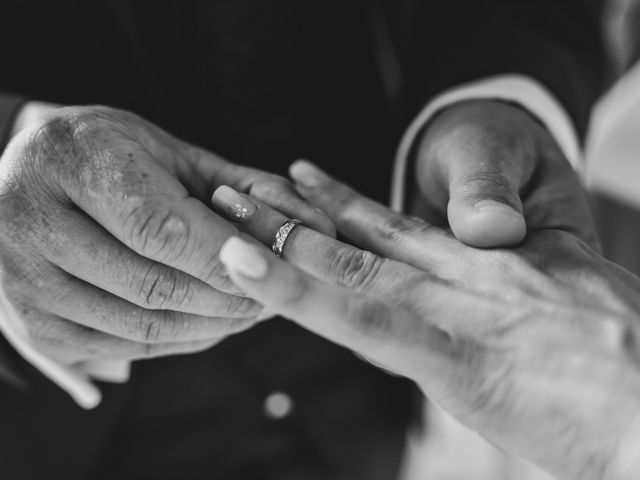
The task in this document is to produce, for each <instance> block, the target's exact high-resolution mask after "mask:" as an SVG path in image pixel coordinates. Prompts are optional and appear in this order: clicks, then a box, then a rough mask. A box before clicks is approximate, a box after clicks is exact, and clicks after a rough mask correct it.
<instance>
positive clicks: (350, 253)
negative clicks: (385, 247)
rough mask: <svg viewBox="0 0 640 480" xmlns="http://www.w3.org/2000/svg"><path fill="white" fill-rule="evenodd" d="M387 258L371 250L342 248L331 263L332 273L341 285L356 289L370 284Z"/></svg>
mask: <svg viewBox="0 0 640 480" xmlns="http://www.w3.org/2000/svg"><path fill="white" fill-rule="evenodd" d="M384 262H385V260H384V259H383V258H381V257H379V256H377V255H375V254H373V253H371V252H367V251H365V250H358V249H353V248H340V249H339V250H338V251H337V252H336V254H335V256H334V257H333V259H332V261H331V263H330V267H329V268H330V273H331V276H332V278H335V279H336V280H337V282H338V284H339V285H343V286H345V287H348V288H352V289H355V290H359V289H363V288H366V287H368V286H370V285H371V284H372V283H374V282H375V281H376V278H377V276H378V274H379V272H380V269H381V268H382V265H383V264H384Z"/></svg>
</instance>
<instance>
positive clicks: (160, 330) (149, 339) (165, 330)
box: [136, 310, 191, 344]
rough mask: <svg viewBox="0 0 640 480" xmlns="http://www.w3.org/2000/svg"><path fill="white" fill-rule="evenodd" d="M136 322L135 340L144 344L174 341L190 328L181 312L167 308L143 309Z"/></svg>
mask: <svg viewBox="0 0 640 480" xmlns="http://www.w3.org/2000/svg"><path fill="white" fill-rule="evenodd" d="M136 323H137V325H136V336H137V340H139V341H141V342H143V343H145V344H156V343H165V342H171V341H175V340H176V339H178V338H180V337H183V336H184V335H185V333H186V332H188V331H189V330H190V328H191V325H190V322H189V320H188V319H187V318H186V317H185V316H184V315H183V314H181V313H179V312H172V311H167V310H158V311H153V310H143V311H142V312H141V313H140V314H139V316H138V319H137V322H136Z"/></svg>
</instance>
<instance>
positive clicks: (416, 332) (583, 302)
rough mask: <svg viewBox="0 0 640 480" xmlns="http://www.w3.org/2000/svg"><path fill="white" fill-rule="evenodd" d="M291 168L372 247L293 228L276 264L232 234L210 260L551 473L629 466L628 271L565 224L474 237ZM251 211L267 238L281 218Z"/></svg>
mask: <svg viewBox="0 0 640 480" xmlns="http://www.w3.org/2000/svg"><path fill="white" fill-rule="evenodd" d="M292 175H293V176H294V178H295V179H296V180H297V181H298V188H299V190H300V191H301V192H302V193H303V195H304V196H305V197H307V198H308V199H309V200H310V201H311V203H312V204H315V205H317V206H319V207H321V208H322V209H324V210H325V211H326V212H327V213H328V215H329V217H330V218H332V219H333V221H334V222H335V224H336V226H337V227H338V229H339V231H342V232H343V233H344V234H345V235H346V236H347V237H349V238H350V239H351V240H353V241H354V242H355V243H357V244H359V245H362V246H363V247H365V248H368V249H369V250H371V251H364V250H360V249H358V248H355V247H352V246H350V245H347V244H344V243H341V242H338V241H336V240H334V239H331V238H329V237H326V236H323V235H321V234H319V233H317V232H314V231H312V230H309V229H305V228H304V227H297V228H295V229H294V230H293V232H292V233H291V235H290V236H289V238H288V240H287V243H286V245H285V249H284V258H285V260H287V261H288V262H290V263H286V262H284V261H282V260H279V259H277V258H276V257H275V256H274V255H272V254H271V253H270V252H268V251H267V250H266V249H265V248H263V247H260V248H257V247H255V246H252V245H249V244H247V243H245V242H243V241H241V240H239V239H232V240H230V241H229V242H228V243H227V244H226V245H225V247H223V249H222V252H221V258H222V259H223V261H224V262H225V264H226V265H227V268H228V269H229V272H230V274H231V277H232V279H233V280H234V282H235V283H236V284H237V285H238V286H239V287H240V288H242V289H243V290H244V291H246V292H247V293H248V294H250V295H251V296H252V297H254V298H256V299H258V301H260V302H261V303H263V304H264V305H265V306H266V308H268V309H269V310H272V311H274V312H277V313H280V314H282V315H284V316H286V317H288V318H290V319H292V320H294V321H295V322H297V323H299V324H300V325H301V326H303V327H305V328H307V329H309V330H311V331H313V332H316V333H318V334H319V335H321V336H323V337H326V338H327V339H330V340H332V341H334V342H336V343H338V344H340V345H343V346H346V347H348V348H350V349H353V350H354V351H356V352H358V353H360V354H361V355H363V356H365V357H366V358H369V359H371V361H373V362H374V363H376V364H379V365H381V366H383V367H385V368H387V369H389V370H392V371H395V372H397V373H399V374H402V375H404V376H406V377H408V378H410V379H413V380H414V381H415V382H416V383H417V384H418V385H419V386H420V387H421V388H422V390H423V391H424V392H425V394H426V395H427V396H428V397H429V398H430V399H431V400H433V401H435V402H436V403H438V404H439V405H440V406H442V407H443V408H444V409H446V410H448V411H449V412H450V413H452V414H453V415H454V416H456V417H457V418H458V419H459V420H461V421H462V422H463V423H465V424H466V425H468V426H470V427H471V428H473V429H475V430H477V431H479V432H480V433H481V434H482V435H484V436H485V437H487V438H488V439H490V440H491V441H493V442H495V443H496V444H498V445H500V446H501V447H503V448H504V449H505V450H507V451H509V452H511V453H514V454H517V455H519V456H521V457H524V458H526V459H528V460H530V461H532V462H534V463H536V464H538V465H539V466H541V467H542V468H545V469H547V470H549V471H550V472H552V473H554V474H556V475H557V476H558V478H562V479H575V480H577V479H580V480H591V479H601V478H608V479H627V478H629V479H631V478H636V474H637V471H638V466H639V465H638V464H639V463H640V461H639V460H638V455H637V448H638V445H639V444H640V443H639V442H640V347H639V344H638V341H639V339H640V337H639V335H640V296H639V293H640V281H639V280H638V279H637V278H635V277H633V276H631V275H630V274H628V273H626V272H624V271H623V270H622V269H620V268H619V267H617V266H615V265H613V264H611V263H609V262H607V261H605V260H603V259H602V258H601V257H599V256H598V255H597V254H596V253H594V252H593V250H591V249H590V248H589V247H588V246H587V245H586V244H585V243H583V242H582V241H580V240H579V239H577V238H576V237H574V236H573V235H571V234H569V233H566V232H562V231H559V230H546V231H540V232H536V233H533V234H530V235H529V236H528V238H527V240H526V241H525V242H524V244H523V245H522V246H521V247H519V248H517V249H514V250H479V249H476V248H472V247H468V246H466V245H464V244H462V243H461V242H459V241H458V240H456V239H455V238H454V237H453V236H452V235H451V234H450V233H447V232H445V231H444V230H441V229H439V228H437V227H434V226H431V225H429V224H428V223H426V222H424V221H423V220H420V219H416V218H412V217H407V216H403V215H401V214H398V213H394V212H391V211H390V210H388V209H386V208H385V207H383V206H381V205H379V204H376V203H374V202H373V201H370V200H368V199H366V198H363V197H362V196H360V195H358V194H357V193H355V192H354V191H353V190H351V189H350V188H348V187H346V186H344V185H342V184H340V183H338V182H336V181H334V180H332V179H330V178H329V177H327V176H326V175H324V174H323V173H321V172H319V171H318V170H317V169H315V168H313V167H312V166H310V165H309V164H307V163H299V164H297V165H294V167H293V169H292ZM216 196H217V194H214V203H218V202H219V199H216ZM247 201H252V202H257V201H256V200H255V199H249V198H248V199H247ZM254 211H255V212H256V215H255V216H254V218H251V219H245V220H244V222H243V223H242V224H241V228H243V229H244V230H245V231H247V232H250V233H252V234H253V235H256V236H258V237H261V238H264V239H265V243H267V244H268V241H267V240H268V239H269V238H273V237H272V236H273V234H274V232H275V230H277V227H278V226H279V225H280V224H281V223H282V222H283V221H284V218H285V217H284V216H283V215H282V214H280V213H278V212H276V211H273V210H271V209H269V208H268V207H266V206H262V208H259V209H254ZM372 252H374V253H372ZM625 472H626V473H625Z"/></svg>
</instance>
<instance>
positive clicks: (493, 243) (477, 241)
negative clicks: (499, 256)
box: [449, 200, 527, 248]
mask: <svg viewBox="0 0 640 480" xmlns="http://www.w3.org/2000/svg"><path fill="white" fill-rule="evenodd" d="M449 224H450V226H451V230H452V231H453V234H454V235H455V236H456V238H458V239H459V240H461V241H462V242H464V243H466V244H467V245H471V246H473V247H478V248H497V247H513V246H515V245H518V244H520V243H521V242H522V241H523V240H524V238H525V236H526V234H527V225H526V221H525V219H524V217H523V215H522V214H521V213H519V212H517V211H516V210H515V209H513V208H512V207H510V206H508V205H506V204H504V203H500V202H497V201H494V200H482V201H480V202H477V203H476V204H475V205H474V206H473V207H467V208H459V209H456V208H455V207H453V208H450V209H449Z"/></svg>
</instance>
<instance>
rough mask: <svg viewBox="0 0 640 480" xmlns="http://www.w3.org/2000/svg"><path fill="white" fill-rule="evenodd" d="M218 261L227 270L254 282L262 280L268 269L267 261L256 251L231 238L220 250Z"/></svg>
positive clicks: (244, 243)
mask: <svg viewBox="0 0 640 480" xmlns="http://www.w3.org/2000/svg"><path fill="white" fill-rule="evenodd" d="M220 261H221V262H222V263H224V264H225V266H226V267H227V269H228V270H233V271H235V272H238V273H239V274H241V275H244V276H245V277H249V278H253V279H256V280H258V279H261V278H263V277H264V276H265V275H266V274H267V270H268V269H269V265H268V264H267V260H266V259H265V258H264V257H263V256H262V255H261V254H260V252H259V251H258V249H257V248H256V247H254V246H253V245H250V244H249V243H247V242H245V241H244V240H241V239H239V238H238V237H231V238H229V239H228V240H227V241H226V242H225V244H224V245H223V246H222V248H221V249H220Z"/></svg>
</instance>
